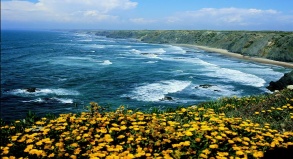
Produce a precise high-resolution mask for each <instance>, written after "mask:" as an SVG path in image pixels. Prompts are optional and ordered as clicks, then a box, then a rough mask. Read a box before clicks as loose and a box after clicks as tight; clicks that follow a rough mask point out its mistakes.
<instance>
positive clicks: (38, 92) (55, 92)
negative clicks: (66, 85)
mask: <svg viewBox="0 0 293 159" xmlns="http://www.w3.org/2000/svg"><path fill="white" fill-rule="evenodd" d="M7 93H8V94H12V95H17V96H31V95H33V96H44V95H49V94H53V95H60V96H62V95H79V92H78V91H74V90H67V89H62V88H58V89H49V88H45V89H36V91H35V92H28V91H27V90H26V89H14V90H11V91H8V92H7Z"/></svg>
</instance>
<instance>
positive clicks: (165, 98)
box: [160, 96, 173, 101]
mask: <svg viewBox="0 0 293 159" xmlns="http://www.w3.org/2000/svg"><path fill="white" fill-rule="evenodd" d="M160 100H169V101H170V100H173V98H172V97H169V96H165V97H164V98H162V99H160Z"/></svg>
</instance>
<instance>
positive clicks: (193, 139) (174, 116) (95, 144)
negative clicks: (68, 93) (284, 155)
mask: <svg viewBox="0 0 293 159" xmlns="http://www.w3.org/2000/svg"><path fill="white" fill-rule="evenodd" d="M283 109H284V108H283ZM286 109H290V106H287V107H286ZM3 129H10V127H9V126H5V127H1V130H3ZM9 139H10V143H9V144H7V145H1V150H0V154H1V156H3V157H2V158H3V159H5V158H9V157H10V158H13V157H16V158H72V159H75V158H107V159H111V158H126V159H127V158H129V159H131V158H140V157H144V158H158V159H160V158H180V157H181V158H188V157H192V158H217V159H225V158H261V157H263V156H264V151H265V150H269V149H274V148H275V147H284V148H286V147H287V146H289V145H293V132H282V133H281V132H278V131H277V130H273V129H271V128H270V125H266V126H265V127H261V126H260V124H257V123H253V122H252V121H250V120H244V119H242V118H228V117H227V116H226V115H225V114H224V113H220V114H217V113H215V111H214V110H213V109H206V108H203V107H196V106H192V107H188V108H182V109H180V110H177V111H174V112H171V113H162V114H157V113H143V112H133V111H131V110H125V109H124V107H120V108H119V109H118V110H117V111H116V112H107V113H99V112H90V113H87V112H83V113H81V114H80V115H77V114H61V115H60V116H59V117H58V118H56V119H55V120H48V119H46V118H42V120H41V121H37V122H35V125H34V126H33V127H31V128H27V129H25V130H24V132H23V133H17V134H14V135H12V136H10V137H9Z"/></svg>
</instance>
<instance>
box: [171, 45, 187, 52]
mask: <svg viewBox="0 0 293 159" xmlns="http://www.w3.org/2000/svg"><path fill="white" fill-rule="evenodd" d="M168 49H170V52H171V53H179V54H185V53H186V50H184V49H183V48H182V47H179V46H172V45H170V46H169V48H168Z"/></svg>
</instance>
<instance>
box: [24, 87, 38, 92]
mask: <svg viewBox="0 0 293 159" xmlns="http://www.w3.org/2000/svg"><path fill="white" fill-rule="evenodd" d="M25 90H26V91H27V92H30V93H33V92H36V91H37V88H35V87H30V88H26V89H25Z"/></svg>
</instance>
